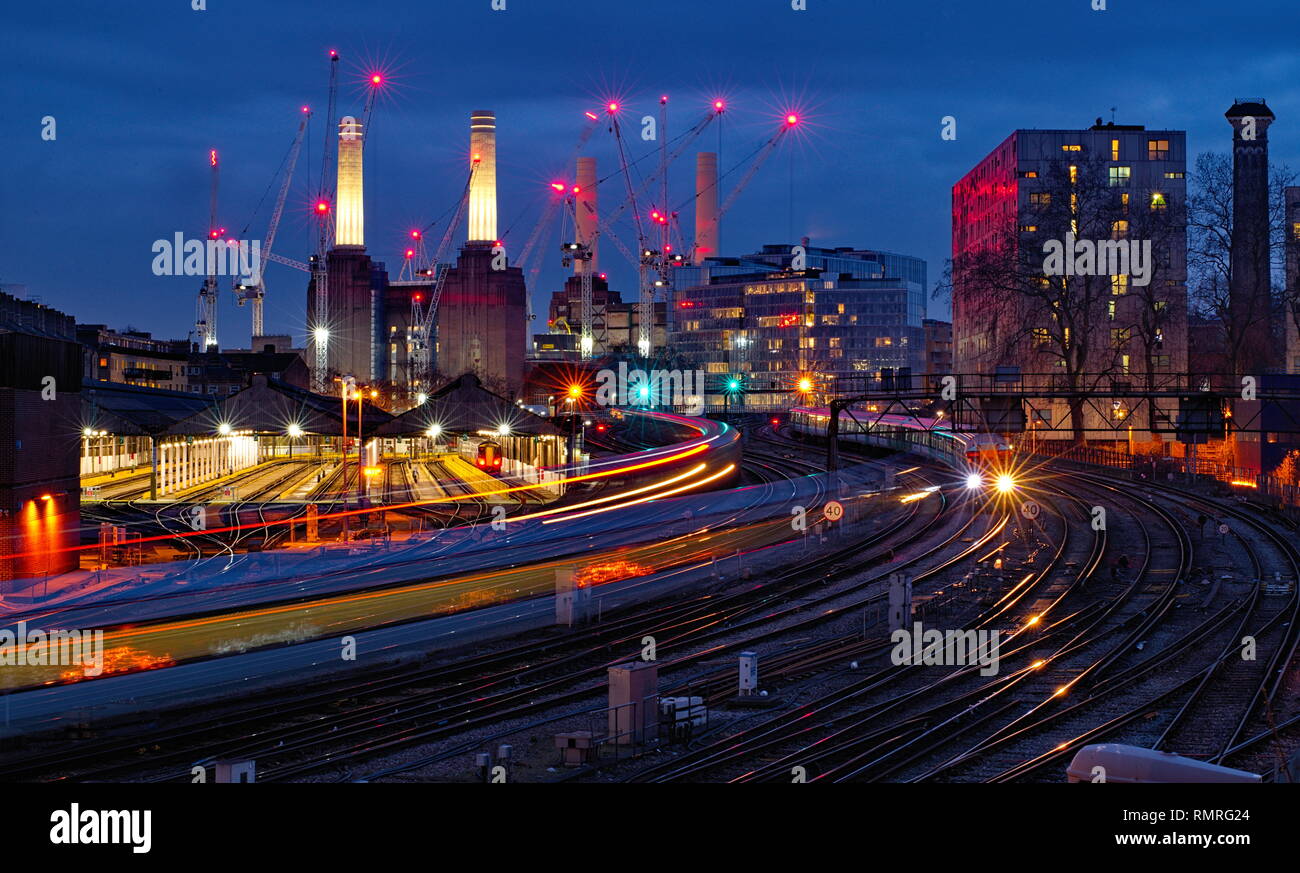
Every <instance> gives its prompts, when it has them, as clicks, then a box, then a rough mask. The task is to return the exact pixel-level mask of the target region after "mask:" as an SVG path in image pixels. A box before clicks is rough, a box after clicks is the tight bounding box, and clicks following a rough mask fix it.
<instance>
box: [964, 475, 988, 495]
mask: <svg viewBox="0 0 1300 873" xmlns="http://www.w3.org/2000/svg"><path fill="white" fill-rule="evenodd" d="M966 487H967V488H969V489H971V490H972V491H978V490H979V489H981V488H983V487H984V477H983V476H981V475H980V474H979V473H970V474H968V475H967V476H966Z"/></svg>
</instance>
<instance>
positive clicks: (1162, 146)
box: [1147, 139, 1169, 161]
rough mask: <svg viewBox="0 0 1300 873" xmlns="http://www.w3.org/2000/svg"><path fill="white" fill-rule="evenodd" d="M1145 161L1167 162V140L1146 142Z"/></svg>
mask: <svg viewBox="0 0 1300 873" xmlns="http://www.w3.org/2000/svg"><path fill="white" fill-rule="evenodd" d="M1147 160H1148V161H1167V160H1169V140H1167V139H1149V140H1147Z"/></svg>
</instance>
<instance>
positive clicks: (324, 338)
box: [311, 327, 330, 343]
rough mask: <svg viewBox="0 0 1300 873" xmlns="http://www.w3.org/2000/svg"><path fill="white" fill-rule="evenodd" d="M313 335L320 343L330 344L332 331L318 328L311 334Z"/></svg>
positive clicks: (326, 328)
mask: <svg viewBox="0 0 1300 873" xmlns="http://www.w3.org/2000/svg"><path fill="white" fill-rule="evenodd" d="M311 335H312V339H314V340H316V342H318V343H323V342H328V341H329V338H330V330H329V328H328V327H318V328H316V329H315V330H313V331H312V332H311Z"/></svg>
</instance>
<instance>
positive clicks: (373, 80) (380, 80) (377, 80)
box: [370, 73, 384, 85]
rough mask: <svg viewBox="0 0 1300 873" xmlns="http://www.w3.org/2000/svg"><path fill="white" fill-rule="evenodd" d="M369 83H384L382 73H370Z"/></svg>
mask: <svg viewBox="0 0 1300 873" xmlns="http://www.w3.org/2000/svg"><path fill="white" fill-rule="evenodd" d="M370 84H372V85H382V84H384V77H383V76H382V75H380V74H379V73H375V74H374V75H372V76H371V77H370Z"/></svg>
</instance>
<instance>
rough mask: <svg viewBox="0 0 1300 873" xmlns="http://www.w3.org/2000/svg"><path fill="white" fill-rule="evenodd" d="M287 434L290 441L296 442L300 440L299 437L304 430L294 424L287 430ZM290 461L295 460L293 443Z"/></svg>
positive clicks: (290, 449)
mask: <svg viewBox="0 0 1300 873" xmlns="http://www.w3.org/2000/svg"><path fill="white" fill-rule="evenodd" d="M285 433H286V434H287V435H288V437H289V439H290V440H296V439H298V437H300V436H302V428H301V427H300V426H299V425H298V424H297V423H296V422H295V423H293V424H290V425H289V427H288V428H286V430H285ZM289 459H290V460H293V443H292V442H290V443H289Z"/></svg>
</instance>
